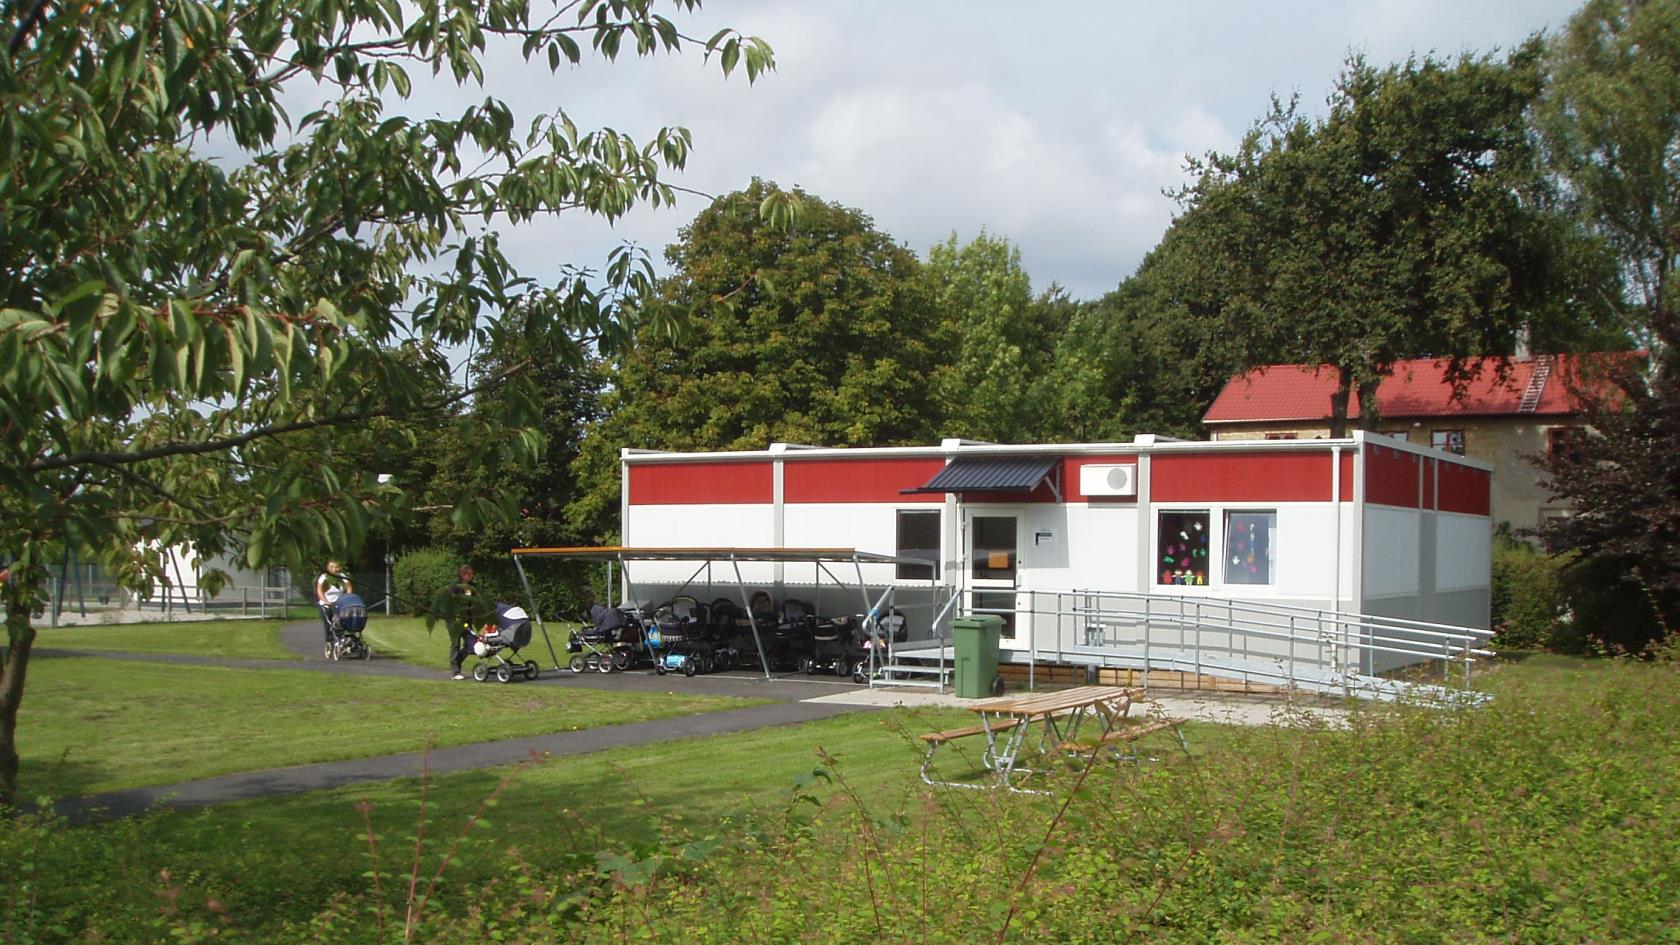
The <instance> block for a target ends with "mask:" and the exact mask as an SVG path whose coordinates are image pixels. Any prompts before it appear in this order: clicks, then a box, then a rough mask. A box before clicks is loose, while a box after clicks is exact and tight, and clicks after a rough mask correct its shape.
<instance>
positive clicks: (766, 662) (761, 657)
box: [729, 557, 770, 679]
mask: <svg viewBox="0 0 1680 945" xmlns="http://www.w3.org/2000/svg"><path fill="white" fill-rule="evenodd" d="M729 563H730V564H732V565H734V566H735V586H736V587H737V588H739V589H740V591H741V606H742V607H744V608H746V611H747V625H748V626H750V627H752V634H753V646H755V647H757V648H758V665H759V666H760V667H762V668H763V669H764V678H765V679H769V678H770V657H769V656H767V655H765V652H764V638H763V637H762V636H760V635H759V633H758V616H757V615H756V614H754V613H753V610H752V601H750V600H748V599H747V582H746V580H745V579H744V578H742V577H741V562H740V560H739V559H737V558H735V557H731V558H730V559H729Z"/></svg>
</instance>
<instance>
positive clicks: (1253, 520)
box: [1225, 512, 1277, 584]
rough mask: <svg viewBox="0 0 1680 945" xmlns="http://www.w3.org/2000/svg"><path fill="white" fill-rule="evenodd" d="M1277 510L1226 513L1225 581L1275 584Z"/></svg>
mask: <svg viewBox="0 0 1680 945" xmlns="http://www.w3.org/2000/svg"><path fill="white" fill-rule="evenodd" d="M1276 550H1277V513H1276V512H1226V513H1225V583H1226V584H1275V583H1277V577H1276V574H1277V572H1276V565H1277V559H1276Z"/></svg>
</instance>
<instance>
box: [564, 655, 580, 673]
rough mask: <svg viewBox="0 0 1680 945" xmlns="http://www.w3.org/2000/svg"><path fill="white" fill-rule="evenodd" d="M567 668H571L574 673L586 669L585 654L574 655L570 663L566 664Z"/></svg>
mask: <svg viewBox="0 0 1680 945" xmlns="http://www.w3.org/2000/svg"><path fill="white" fill-rule="evenodd" d="M566 668H567V669H569V670H571V671H572V672H574V673H581V672H583V670H584V660H583V654H582V653H579V654H578V655H577V656H574V657H572V661H571V662H570V663H567V664H566Z"/></svg>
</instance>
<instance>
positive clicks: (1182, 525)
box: [1155, 510, 1210, 584]
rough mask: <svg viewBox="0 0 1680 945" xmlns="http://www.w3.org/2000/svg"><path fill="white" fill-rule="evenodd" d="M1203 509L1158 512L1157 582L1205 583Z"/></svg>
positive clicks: (1205, 518) (1205, 515)
mask: <svg viewBox="0 0 1680 945" xmlns="http://www.w3.org/2000/svg"><path fill="white" fill-rule="evenodd" d="M1209 518H1210V516H1209V513H1208V512H1206V511H1199V510H1198V511H1182V512H1180V511H1173V512H1162V513H1161V514H1160V517H1159V518H1157V519H1156V529H1155V549H1156V553H1155V560H1156V568H1155V577H1156V583H1157V584H1206V583H1207V582H1208V522H1209Z"/></svg>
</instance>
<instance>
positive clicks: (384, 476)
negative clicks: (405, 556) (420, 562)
mask: <svg viewBox="0 0 1680 945" xmlns="http://www.w3.org/2000/svg"><path fill="white" fill-rule="evenodd" d="M390 481H391V474H390V473H380V474H379V484H380V485H382V486H383V485H385V484H386V483H388V482H390ZM395 562H396V558H395V557H394V556H393V555H392V554H391V530H390V526H389V525H387V526H386V528H385V616H387V617H389V616H391V565H392V564H394V563H395Z"/></svg>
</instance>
